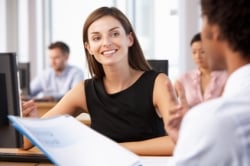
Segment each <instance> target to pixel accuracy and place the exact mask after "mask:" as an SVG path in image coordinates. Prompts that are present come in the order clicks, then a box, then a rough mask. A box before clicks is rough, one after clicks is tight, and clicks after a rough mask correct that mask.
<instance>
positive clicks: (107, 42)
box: [102, 36, 112, 46]
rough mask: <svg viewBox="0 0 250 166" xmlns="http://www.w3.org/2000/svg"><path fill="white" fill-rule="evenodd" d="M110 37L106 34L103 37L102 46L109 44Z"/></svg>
mask: <svg viewBox="0 0 250 166" xmlns="http://www.w3.org/2000/svg"><path fill="white" fill-rule="evenodd" d="M111 43H112V42H111V39H110V37H108V36H105V37H103V43H102V44H103V46H110V45H111Z"/></svg>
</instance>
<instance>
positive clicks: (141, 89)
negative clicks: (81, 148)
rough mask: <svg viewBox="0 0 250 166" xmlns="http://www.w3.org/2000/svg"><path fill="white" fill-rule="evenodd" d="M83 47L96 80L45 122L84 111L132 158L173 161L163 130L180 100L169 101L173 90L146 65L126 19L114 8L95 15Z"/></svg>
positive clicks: (68, 96) (74, 93)
mask: <svg viewBox="0 0 250 166" xmlns="http://www.w3.org/2000/svg"><path fill="white" fill-rule="evenodd" d="M83 43H84V46H85V55H86V57H87V62H88V66H89V71H90V73H91V76H92V78H90V79H87V80H84V81H82V82H81V83H79V84H78V85H76V86H75V87H73V88H72V89H71V90H70V91H69V92H67V93H66V94H65V95H64V97H63V98H62V99H61V100H60V101H59V102H58V103H57V104H56V105H55V107H53V108H52V109H51V110H50V111H48V112H47V113H46V114H45V115H44V116H43V118H47V117H52V116H56V115H62V114H69V115H74V114H75V112H76V111H79V109H80V110H81V111H82V112H85V113H89V114H90V118H91V128H92V129H94V130H95V131H97V132H99V133H101V134H103V135H105V136H107V137H109V138H111V139H112V140H114V141H116V142H118V143H120V145H122V146H124V147H125V148H127V149H129V150H131V151H132V152H134V153H136V154H139V155H171V154H172V151H173V149H174V142H173V141H172V139H171V138H170V137H169V136H167V135H166V132H165V130H164V124H166V123H167V121H168V110H169V109H170V108H172V107H175V106H176V105H177V98H176V97H172V98H171V99H170V96H173V95H174V94H175V93H174V88H173V86H172V84H171V81H170V80H169V78H168V77H167V75H166V74H164V73H159V72H156V71H154V70H152V69H151V67H150V66H149V64H148V63H147V61H146V59H145V57H144V54H143V52H142V49H141V47H140V44H139V42H138V39H137V37H136V34H135V32H134V30H133V27H132V25H131V23H130V22H129V20H128V19H127V17H126V16H125V15H124V14H123V13H122V12H121V11H120V10H118V9H117V8H115V7H111V8H109V7H101V8H98V9H96V10H95V11H94V12H93V13H92V14H90V15H89V17H88V18H87V19H86V22H85V24H84V28H83ZM170 93H174V94H172V95H170ZM82 139H84V138H82ZM93 144H94V142H93ZM26 148H28V147H26Z"/></svg>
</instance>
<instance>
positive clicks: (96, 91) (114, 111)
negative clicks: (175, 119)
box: [85, 71, 166, 142]
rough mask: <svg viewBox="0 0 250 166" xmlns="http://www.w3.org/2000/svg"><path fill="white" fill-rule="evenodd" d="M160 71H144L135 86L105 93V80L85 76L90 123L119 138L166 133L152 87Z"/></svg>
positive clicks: (122, 139) (120, 139)
mask: <svg viewBox="0 0 250 166" xmlns="http://www.w3.org/2000/svg"><path fill="white" fill-rule="evenodd" d="M158 74H159V73H157V72H155V71H148V72H144V74H143V75H142V76H141V77H140V78H139V79H138V80H137V81H136V82H135V83H134V84H133V85H132V86H130V87H129V88H127V89H125V90H123V91H120V92H118V93H115V94H107V93H106V91H105V88H104V84H103V81H102V80H98V79H88V80H86V81H85V93H86V101H87V107H88V111H89V113H90V117H91V127H92V128H93V129H94V130H96V131H98V132H99V133H101V134H104V135H106V136H107V137H109V138H111V139H113V140H114V141H116V142H127V141H140V140H145V139H149V138H154V137H159V136H163V135H166V133H165V131H164V126H163V122H162V119H161V118H159V116H158V115H157V113H156V111H155V108H154V106H153V88H154V82H155V79H156V77H157V75H158Z"/></svg>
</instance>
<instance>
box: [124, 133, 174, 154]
mask: <svg viewBox="0 0 250 166" xmlns="http://www.w3.org/2000/svg"><path fill="white" fill-rule="evenodd" d="M120 145H122V146H123V147H125V148H127V149H128V150H130V151H132V152H134V153H136V154H138V155H141V156H170V155H172V153H173V150H174V147H175V144H174V142H173V141H172V139H171V138H170V137H169V136H163V137H157V138H152V139H148V140H144V141H137V142H124V143H120Z"/></svg>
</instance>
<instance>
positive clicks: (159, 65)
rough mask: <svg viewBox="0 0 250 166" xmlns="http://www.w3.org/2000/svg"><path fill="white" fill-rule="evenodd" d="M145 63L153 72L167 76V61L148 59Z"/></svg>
mask: <svg viewBox="0 0 250 166" xmlns="http://www.w3.org/2000/svg"><path fill="white" fill-rule="evenodd" d="M147 61H148V63H149V64H150V65H151V67H152V68H153V69H154V70H155V71H159V72H163V73H165V74H167V75H168V60H160V59H148V60H147Z"/></svg>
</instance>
